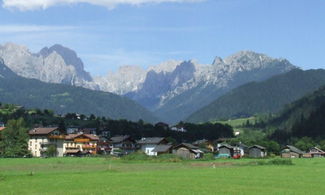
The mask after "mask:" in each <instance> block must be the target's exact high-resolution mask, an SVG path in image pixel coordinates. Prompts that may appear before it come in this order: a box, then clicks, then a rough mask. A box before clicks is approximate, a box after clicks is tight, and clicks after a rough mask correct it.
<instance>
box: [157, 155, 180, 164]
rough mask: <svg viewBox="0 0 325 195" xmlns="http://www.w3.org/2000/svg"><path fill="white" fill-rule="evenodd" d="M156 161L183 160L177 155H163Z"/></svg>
mask: <svg viewBox="0 0 325 195" xmlns="http://www.w3.org/2000/svg"><path fill="white" fill-rule="evenodd" d="M156 160H158V161H160V162H180V161H182V160H183V159H182V158H180V157H179V156H177V155H175V154H161V155H159V156H158V157H157V158H156Z"/></svg>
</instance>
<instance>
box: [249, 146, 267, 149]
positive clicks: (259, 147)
mask: <svg viewBox="0 0 325 195" xmlns="http://www.w3.org/2000/svg"><path fill="white" fill-rule="evenodd" d="M251 148H258V149H261V150H265V147H263V146H260V145H254V146H251V147H249V149H251Z"/></svg>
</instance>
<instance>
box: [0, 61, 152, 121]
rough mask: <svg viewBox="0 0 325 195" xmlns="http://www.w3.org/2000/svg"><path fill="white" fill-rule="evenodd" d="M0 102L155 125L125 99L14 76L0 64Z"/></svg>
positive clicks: (150, 118)
mask: <svg viewBox="0 0 325 195" xmlns="http://www.w3.org/2000/svg"><path fill="white" fill-rule="evenodd" d="M0 101H1V102H6V103H11V104H18V105H22V106H24V107H26V108H40V109H51V110H54V111H55V112H56V113H59V114H65V113H68V112H74V113H83V114H88V115H90V114H95V115H98V116H105V117H109V118H112V119H128V120H134V121H137V120H139V119H142V120H145V121H148V122H155V121H157V119H156V118H155V117H154V116H153V115H152V113H151V112H149V111H147V110H146V109H145V108H143V107H142V106H140V105H139V104H137V103H135V102H134V101H132V100H129V99H128V98H126V97H121V96H118V95H114V94H112V93H106V92H101V91H93V90H89V89H85V88H81V87H73V86H68V85H62V84H51V83H44V82H41V81H38V80H35V79H26V78H23V77H20V76H17V75H16V74H15V73H13V72H12V71H11V70H10V69H9V68H7V67H6V66H5V65H4V64H3V63H2V62H1V61H0Z"/></svg>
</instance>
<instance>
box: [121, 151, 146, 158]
mask: <svg viewBox="0 0 325 195" xmlns="http://www.w3.org/2000/svg"><path fill="white" fill-rule="evenodd" d="M149 158H150V157H149V156H147V155H146V154H145V153H143V152H140V151H139V152H133V153H131V154H128V155H124V156H123V157H122V158H121V159H122V160H148V159H149Z"/></svg>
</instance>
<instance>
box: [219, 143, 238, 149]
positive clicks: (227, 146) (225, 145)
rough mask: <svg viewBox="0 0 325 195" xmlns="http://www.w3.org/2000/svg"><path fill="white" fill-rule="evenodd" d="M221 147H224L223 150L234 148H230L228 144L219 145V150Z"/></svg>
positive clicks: (232, 147)
mask: <svg viewBox="0 0 325 195" xmlns="http://www.w3.org/2000/svg"><path fill="white" fill-rule="evenodd" d="M221 147H225V148H229V149H234V146H231V145H229V144H220V146H219V148H221Z"/></svg>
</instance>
